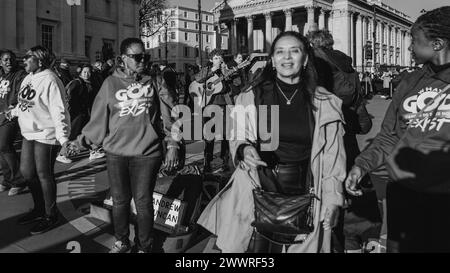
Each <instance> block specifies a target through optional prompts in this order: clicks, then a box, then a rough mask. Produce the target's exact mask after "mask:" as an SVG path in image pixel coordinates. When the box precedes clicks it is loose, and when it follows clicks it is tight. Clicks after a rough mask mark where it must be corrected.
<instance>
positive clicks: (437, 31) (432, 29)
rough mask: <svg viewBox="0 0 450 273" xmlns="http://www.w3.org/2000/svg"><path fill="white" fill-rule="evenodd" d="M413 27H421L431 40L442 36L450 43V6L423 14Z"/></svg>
mask: <svg viewBox="0 0 450 273" xmlns="http://www.w3.org/2000/svg"><path fill="white" fill-rule="evenodd" d="M412 29H420V30H422V31H423V33H424V34H425V37H426V38H427V39H429V40H432V39H436V38H441V39H443V40H446V41H447V42H448V43H450V6H444V7H440V8H437V9H434V10H431V11H429V12H427V13H425V14H422V15H421V16H420V17H419V18H417V20H416V22H415V23H414V25H413V27H412Z"/></svg>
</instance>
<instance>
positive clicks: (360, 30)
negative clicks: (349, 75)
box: [354, 14, 364, 69]
mask: <svg viewBox="0 0 450 273" xmlns="http://www.w3.org/2000/svg"><path fill="white" fill-rule="evenodd" d="M363 22H364V17H363V16H362V15H361V14H359V15H358V16H357V21H356V62H354V63H356V66H357V68H360V69H362V66H363V62H364V55H363V46H364V23H363Z"/></svg>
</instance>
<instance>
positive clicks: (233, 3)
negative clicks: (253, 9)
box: [213, 0, 274, 12]
mask: <svg viewBox="0 0 450 273" xmlns="http://www.w3.org/2000/svg"><path fill="white" fill-rule="evenodd" d="M273 1H274V0H224V1H222V2H221V3H220V4H218V5H216V6H215V7H214V8H213V12H214V11H217V10H221V9H236V8H244V7H250V6H259V5H263V4H267V3H271V2H273Z"/></svg>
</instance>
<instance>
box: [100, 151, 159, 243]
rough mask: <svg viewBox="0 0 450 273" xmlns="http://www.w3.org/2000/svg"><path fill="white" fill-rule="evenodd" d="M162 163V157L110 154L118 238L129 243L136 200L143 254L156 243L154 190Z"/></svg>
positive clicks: (107, 157)
mask: <svg viewBox="0 0 450 273" xmlns="http://www.w3.org/2000/svg"><path fill="white" fill-rule="evenodd" d="M161 162H162V158H161V157H148V156H134V157H125V156H117V155H113V154H110V153H108V154H107V155H106V163H107V166H108V177H109V183H110V187H111V196H112V198H113V209H112V212H113V224H114V235H115V237H116V239H117V240H119V241H122V242H124V243H128V242H129V236H130V230H129V225H130V221H129V220H130V202H131V198H133V199H134V202H135V205H136V212H137V225H136V226H135V227H136V230H135V231H136V232H135V233H136V238H137V240H136V239H135V241H136V243H137V246H138V249H139V250H143V251H149V250H150V249H149V248H150V247H151V245H152V241H153V217H154V212H153V190H154V189H155V183H156V175H157V174H158V171H159V167H160V166H161Z"/></svg>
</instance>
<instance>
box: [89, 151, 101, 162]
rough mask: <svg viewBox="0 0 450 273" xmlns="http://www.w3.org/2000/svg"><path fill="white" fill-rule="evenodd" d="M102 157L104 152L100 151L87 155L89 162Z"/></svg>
mask: <svg viewBox="0 0 450 273" xmlns="http://www.w3.org/2000/svg"><path fill="white" fill-rule="evenodd" d="M102 157H105V152H103V150H102V149H98V150H92V151H91V152H90V153H89V160H95V159H99V158H102Z"/></svg>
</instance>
